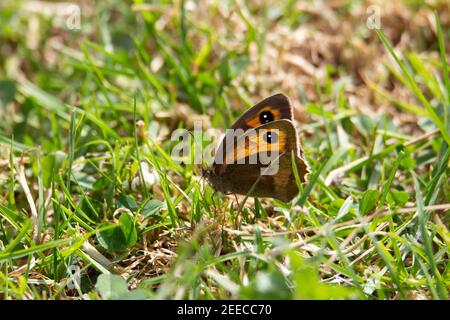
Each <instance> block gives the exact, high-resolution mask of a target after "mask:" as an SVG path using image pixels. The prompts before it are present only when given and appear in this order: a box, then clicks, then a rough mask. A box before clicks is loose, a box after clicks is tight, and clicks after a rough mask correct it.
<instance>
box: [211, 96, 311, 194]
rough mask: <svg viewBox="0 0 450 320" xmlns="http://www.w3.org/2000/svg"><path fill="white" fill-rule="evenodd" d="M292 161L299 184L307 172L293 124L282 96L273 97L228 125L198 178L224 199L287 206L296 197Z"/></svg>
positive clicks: (306, 165)
mask: <svg viewBox="0 0 450 320" xmlns="http://www.w3.org/2000/svg"><path fill="white" fill-rule="evenodd" d="M293 160H294V161H295V166H296V167H297V172H298V175H299V178H300V181H301V182H304V181H305V180H306V174H307V173H308V172H309V167H308V164H307V163H306V161H305V160H304V158H303V151H302V149H301V146H300V144H299V141H298V135H297V131H296V129H295V126H294V124H293V112H292V106H291V104H290V102H289V99H288V98H287V97H286V96H285V95H283V94H276V95H274V96H271V97H269V98H266V99H264V100H263V101H261V102H260V103H258V104H256V105H255V106H254V107H252V108H250V109H249V110H248V111H247V112H245V113H244V114H243V115H242V116H241V117H240V118H239V119H238V120H237V121H236V122H235V123H234V124H233V126H232V127H231V130H230V131H228V132H227V133H226V134H225V137H224V138H223V140H222V142H221V144H220V145H219V147H218V149H217V152H216V156H215V159H214V162H213V165H212V166H211V167H210V168H208V169H206V170H204V176H205V177H206V179H207V180H208V182H209V183H210V184H211V185H212V187H213V188H214V189H215V190H217V191H220V192H222V193H224V194H230V193H234V194H242V195H248V196H254V197H271V198H276V199H279V200H282V201H284V202H288V201H290V200H292V199H293V198H294V197H295V196H296V195H297V194H298V187H297V184H296V182H295V175H294V172H293V170H292V168H293Z"/></svg>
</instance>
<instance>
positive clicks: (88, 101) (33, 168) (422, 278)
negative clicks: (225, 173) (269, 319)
mask: <svg viewBox="0 0 450 320" xmlns="http://www.w3.org/2000/svg"><path fill="white" fill-rule="evenodd" d="M414 3H415V4H414V5H412V4H409V3H408V2H407V1H405V3H403V2H399V3H398V4H397V5H396V6H393V7H392V8H391V11H389V12H383V16H382V20H381V21H382V29H381V30H368V29H367V28H366V26H365V25H364V23H362V22H361V21H364V19H365V18H366V17H365V16H364V13H361V12H365V7H366V6H367V3H365V2H363V1H348V3H346V5H345V6H344V7H343V8H341V9H339V10H335V9H334V8H331V7H328V6H327V5H326V4H324V5H321V6H322V7H321V8H316V7H314V6H310V5H308V4H303V3H296V2H295V1H286V2H276V3H272V2H270V3H265V4H256V3H253V2H248V3H243V2H242V3H241V2H238V1H230V2H215V1H207V2H205V4H204V5H205V8H204V9H201V10H199V7H200V5H199V4H198V3H195V2H188V1H178V2H171V1H161V2H158V3H155V4H152V5H148V4H145V3H143V2H142V1H139V0H135V1H126V2H122V1H116V0H108V1H103V2H102V3H101V4H97V5H96V6H95V7H93V6H90V5H88V4H85V3H84V2H82V3H81V12H82V16H81V21H80V29H76V30H71V29H68V27H67V25H65V21H66V20H65V19H67V16H64V15H63V16H62V17H61V12H58V11H57V10H56V11H55V14H56V16H58V15H59V16H60V17H59V18H49V17H47V16H45V14H44V13H43V12H44V11H40V10H36V9H33V8H32V7H31V6H30V5H29V4H27V2H26V1H6V3H5V4H3V3H2V5H0V43H2V46H1V47H0V117H1V119H2V121H1V122H0V297H1V298H2V299H124V298H132V299H148V298H151V299H180V298H184V299H231V298H233V299H444V300H445V299H448V298H449V289H448V288H449V287H450V264H449V255H450V251H449V245H450V232H449V225H450V216H449V215H448V212H449V210H450V184H449V175H450V170H449V158H450V148H449V147H448V145H449V143H450V136H449V132H450V123H449V115H448V114H449V109H450V78H449V71H448V63H447V61H448V60H447V59H449V54H448V52H450V51H449V43H450V33H449V30H450V29H449V28H448V23H449V22H448V18H447V20H445V19H444V18H442V19H439V17H444V16H445V14H444V13H446V14H447V17H448V14H449V13H450V8H449V7H448V5H447V4H446V3H445V1H444V2H439V1H437V2H436V3H435V4H434V5H433V6H430V5H425V4H424V3H422V2H420V1H416V2H414ZM45 6H48V8H50V9H49V10H53V9H52V8H53V7H52V5H51V4H48V3H47V4H45ZM330 10H331V11H330ZM405 12H406V13H405ZM434 12H439V14H435V13H434ZM327 14H328V16H327ZM404 14H409V15H413V16H414V18H405V17H404ZM427 15H428V16H431V17H433V19H432V20H430V19H428V20H426V21H428V22H429V21H433V22H434V25H430V26H429V28H426V27H424V24H423V21H420V20H418V19H420V18H421V17H422V16H427ZM408 17H409V16H408ZM328 19H331V20H330V21H332V23H328V22H327V21H328ZM401 19H409V20H407V21H408V25H409V24H411V25H412V26H413V27H411V28H410V29H408V28H407V27H405V26H401V24H398V25H397V24H396V26H398V27H392V24H390V21H392V20H394V21H399V20H401ZM441 24H442V25H441ZM414 26H415V27H416V28H414ZM346 30H352V31H351V32H350V33H348V31H346ZM417 30H419V32H417ZM399 34H400V35H403V37H407V38H408V39H410V41H409V42H408V43H407V44H405V43H404V42H402V41H401V40H398V39H401V37H399V36H398V35H399ZM299 39H300V40H299ZM336 46H337V48H336ZM296 56H301V57H302V58H303V60H296V59H293V58H292V57H296ZM366 56H367V59H366ZM371 57H372V58H371ZM280 91H282V92H284V93H286V94H288V95H289V96H290V97H291V99H292V101H293V103H294V106H295V107H296V109H297V111H298V114H296V118H297V120H298V121H299V125H298V128H299V131H300V135H301V140H302V144H303V147H304V149H305V154H306V157H307V160H308V162H309V163H310V165H311V169H312V173H311V174H310V176H309V181H308V183H306V184H304V185H300V186H299V187H300V188H301V190H302V192H301V193H300V195H299V196H298V197H297V198H295V199H294V200H293V201H292V202H291V203H282V202H280V201H277V200H272V199H257V198H255V199H253V198H248V199H246V200H247V201H245V202H244V201H243V199H244V197H238V200H239V201H240V202H239V203H237V202H236V199H235V197H234V196H224V195H222V194H220V193H214V190H212V189H211V187H210V186H208V185H207V184H206V183H205V181H204V180H202V179H201V177H200V176H201V173H200V168H199V167H198V166H194V165H191V164H189V162H188V161H186V160H187V159H182V160H185V161H184V163H180V162H179V161H177V160H178V159H173V158H172V157H171V152H172V150H173V148H174V146H175V145H174V143H173V142H171V141H170V136H171V134H172V133H173V132H174V131H175V130H176V129H177V128H187V129H192V124H193V122H194V121H195V120H201V121H203V125H204V126H205V127H206V128H216V129H217V130H222V131H223V130H225V129H226V128H227V127H229V126H230V125H231V123H232V122H233V120H235V119H236V118H237V117H238V116H239V115H240V114H241V113H242V112H243V111H244V110H245V109H246V108H248V107H250V106H251V105H252V104H254V103H256V102H258V101H259V100H260V99H262V98H264V97H266V96H268V95H270V94H272V93H275V92H280ZM192 156H194V155H192ZM297 180H298V179H297Z"/></svg>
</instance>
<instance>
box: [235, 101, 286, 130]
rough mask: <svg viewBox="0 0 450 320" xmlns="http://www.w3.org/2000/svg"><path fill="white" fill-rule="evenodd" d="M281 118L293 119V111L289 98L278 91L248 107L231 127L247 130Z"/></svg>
mask: <svg viewBox="0 0 450 320" xmlns="http://www.w3.org/2000/svg"><path fill="white" fill-rule="evenodd" d="M281 119H286V120H291V121H292V120H293V111H292V105H291V102H290V101H289V98H288V97H287V96H286V95H284V94H282V93H277V94H274V95H273V96H270V97H268V98H266V99H264V100H262V101H260V102H259V103H257V104H256V105H254V106H253V107H252V108H250V109H248V110H247V111H246V112H245V113H244V114H243V115H242V116H241V117H240V118H239V119H238V120H236V122H235V123H234V124H233V125H232V126H231V129H243V130H244V131H246V130H248V129H252V128H256V127H259V126H261V125H263V124H266V123H269V122H272V121H276V120H281Z"/></svg>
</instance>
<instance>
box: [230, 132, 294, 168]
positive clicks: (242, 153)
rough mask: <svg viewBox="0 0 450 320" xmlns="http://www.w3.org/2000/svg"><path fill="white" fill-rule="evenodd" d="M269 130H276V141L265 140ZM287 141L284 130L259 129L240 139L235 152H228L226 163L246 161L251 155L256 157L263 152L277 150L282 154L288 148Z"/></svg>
mask: <svg viewBox="0 0 450 320" xmlns="http://www.w3.org/2000/svg"><path fill="white" fill-rule="evenodd" d="M269 131H271V132H276V134H277V141H276V142H273V143H268V142H266V141H265V140H264V135H265V134H266V133H267V132H269ZM287 143H288V140H287V136H286V132H284V131H281V130H273V129H271V130H259V132H258V133H257V134H251V135H248V136H246V137H243V138H242V139H240V140H239V141H238V142H237V144H236V146H235V148H234V150H233V151H234V152H230V153H227V155H226V158H225V163H226V164H231V163H239V161H240V160H241V162H242V163H246V161H243V160H244V159H245V158H249V157H250V156H255V157H256V156H257V154H258V153H261V152H263V153H266V154H267V153H269V152H271V153H272V152H277V153H278V154H281V153H283V152H285V151H286V150H287V147H288V146H287Z"/></svg>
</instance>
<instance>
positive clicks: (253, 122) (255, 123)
mask: <svg viewBox="0 0 450 320" xmlns="http://www.w3.org/2000/svg"><path fill="white" fill-rule="evenodd" d="M264 111H270V112H272V114H273V121H275V120H279V119H281V113H280V110H278V109H276V108H274V107H271V106H267V107H264V108H262V109H261V110H260V111H259V112H258V113H257V114H255V116H254V117H253V118H250V119H248V120H245V124H246V125H247V126H249V127H250V128H256V127H259V126H260V125H262V123H261V120H260V119H259V115H260V114H261V113H262V112H264Z"/></svg>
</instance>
